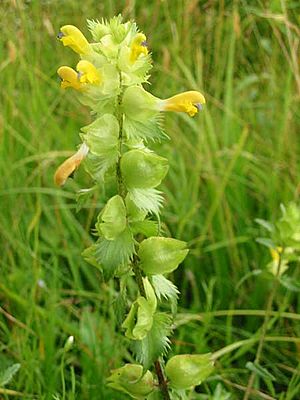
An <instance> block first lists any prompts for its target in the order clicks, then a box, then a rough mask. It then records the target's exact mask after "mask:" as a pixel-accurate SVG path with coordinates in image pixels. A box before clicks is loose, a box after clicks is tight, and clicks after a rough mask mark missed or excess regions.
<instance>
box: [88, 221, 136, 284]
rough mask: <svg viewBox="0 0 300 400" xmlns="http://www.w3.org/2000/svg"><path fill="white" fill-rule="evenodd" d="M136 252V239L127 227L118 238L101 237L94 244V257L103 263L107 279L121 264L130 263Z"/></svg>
mask: <svg viewBox="0 0 300 400" xmlns="http://www.w3.org/2000/svg"><path fill="white" fill-rule="evenodd" d="M133 254H134V239H133V236H132V233H131V231H130V230H129V229H128V228H126V229H125V230H124V231H123V232H122V233H121V234H120V235H119V236H118V237H117V238H116V239H114V240H107V239H105V238H100V239H99V240H98V241H97V243H96V244H95V245H94V257H95V259H96V261H97V262H98V263H99V264H100V265H101V267H102V270H103V275H104V278H105V279H110V278H111V277H112V276H113V275H114V274H115V272H116V270H117V268H118V267H119V266H121V265H124V264H128V263H129V261H130V259H131V257H132V256H133Z"/></svg>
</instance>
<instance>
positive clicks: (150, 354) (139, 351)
mask: <svg viewBox="0 0 300 400" xmlns="http://www.w3.org/2000/svg"><path fill="white" fill-rule="evenodd" d="M171 324H172V318H171V317H170V316H169V315H168V314H165V313H156V314H154V316H153V324H152V328H151V330H150V331H149V332H148V334H147V336H146V337H145V338H144V339H143V340H138V341H135V342H133V351H134V353H135V355H136V359H137V361H138V362H140V363H141V364H142V365H143V366H144V370H147V369H148V368H149V367H150V366H151V365H152V364H153V363H154V361H155V360H157V359H158V357H160V356H162V355H164V354H166V353H167V351H168V350H169V348H170V340H169V339H168V335H169V334H170V333H171Z"/></svg>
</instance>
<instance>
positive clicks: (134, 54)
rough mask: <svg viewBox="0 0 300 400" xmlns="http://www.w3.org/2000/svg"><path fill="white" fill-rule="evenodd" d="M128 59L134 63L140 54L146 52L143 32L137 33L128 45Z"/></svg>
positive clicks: (145, 53)
mask: <svg viewBox="0 0 300 400" xmlns="http://www.w3.org/2000/svg"><path fill="white" fill-rule="evenodd" d="M130 48H131V52H130V61H131V62H132V63H134V62H135V61H136V60H137V58H138V57H139V55H140V54H144V55H145V56H146V55H147V54H148V48H147V42H146V36H145V35H144V34H143V33H137V34H136V35H135V37H134V39H133V41H132V44H131V46H130Z"/></svg>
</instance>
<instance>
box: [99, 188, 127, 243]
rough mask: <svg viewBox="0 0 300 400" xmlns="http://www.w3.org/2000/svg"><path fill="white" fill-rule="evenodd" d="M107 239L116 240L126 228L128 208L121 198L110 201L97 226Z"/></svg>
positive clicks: (113, 198) (117, 196) (117, 197)
mask: <svg viewBox="0 0 300 400" xmlns="http://www.w3.org/2000/svg"><path fill="white" fill-rule="evenodd" d="M96 227H97V229H98V231H99V232H100V234H102V235H103V236H104V237H105V239H108V240H114V239H116V237H118V236H119V235H120V233H122V232H123V231H124V229H125V228H126V208H125V204H124V202H123V199H122V197H121V196H119V195H116V196H114V197H112V198H111V199H110V200H108V202H107V204H106V206H105V207H104V209H103V212H102V213H101V216H100V221H99V222H98V223H97V225H96Z"/></svg>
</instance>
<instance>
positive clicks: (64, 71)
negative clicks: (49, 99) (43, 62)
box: [57, 66, 83, 90]
mask: <svg viewBox="0 0 300 400" xmlns="http://www.w3.org/2000/svg"><path fill="white" fill-rule="evenodd" d="M57 73H58V75H59V77H60V79H61V84H60V86H61V87H62V88H63V89H66V88H68V87H71V88H73V89H76V90H81V89H82V88H83V84H82V83H80V81H79V79H78V74H77V72H76V71H74V69H73V68H70V67H65V66H64V67H60V68H58V70H57Z"/></svg>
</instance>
